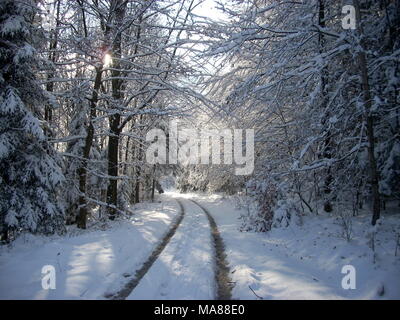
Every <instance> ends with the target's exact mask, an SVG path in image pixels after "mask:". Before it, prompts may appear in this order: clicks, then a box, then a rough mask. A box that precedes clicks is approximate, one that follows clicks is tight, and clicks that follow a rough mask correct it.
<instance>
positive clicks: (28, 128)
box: [0, 0, 400, 241]
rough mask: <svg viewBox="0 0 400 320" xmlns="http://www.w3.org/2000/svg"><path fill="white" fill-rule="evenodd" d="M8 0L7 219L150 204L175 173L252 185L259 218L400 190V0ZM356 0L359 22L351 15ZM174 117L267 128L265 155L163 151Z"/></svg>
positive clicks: (41, 222) (1, 72)
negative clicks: (157, 159)
mask: <svg viewBox="0 0 400 320" xmlns="http://www.w3.org/2000/svg"><path fill="white" fill-rule="evenodd" d="M201 3H202V1H201V0H177V1H176V0H157V1H156V0H87V1H84V0H73V1H67V0H42V1H40V0H37V1H35V0H18V1H14V0H1V1H0V232H1V235H2V240H3V241H10V240H13V239H15V237H17V236H18V234H20V233H21V232H31V233H40V234H53V233H63V232H64V231H65V229H66V226H67V225H72V224H76V225H77V226H78V227H79V228H83V229H85V228H87V226H88V225H89V223H88V222H89V221H90V219H111V220H114V219H115V218H116V217H120V216H124V215H129V214H134V213H135V212H131V209H130V205H131V204H133V203H138V202H141V201H144V200H151V199H153V198H154V193H155V192H156V193H157V190H156V191H155V189H156V188H155V187H156V186H157V185H158V183H159V182H158V181H159V180H160V178H161V177H162V176H165V175H171V176H174V177H176V179H177V186H178V188H179V189H180V190H182V191H209V192H226V193H229V194H237V195H246V199H248V200H246V201H247V202H246V203H242V205H243V206H248V207H249V211H248V212H249V214H248V216H246V217H243V218H244V227H245V228H247V229H253V230H257V231H268V230H269V229H270V228H271V225H272V222H273V216H274V210H275V209H276V207H277V206H284V205H285V206H286V207H297V208H300V209H299V210H301V212H302V213H303V214H317V215H326V214H336V215H349V217H347V216H346V217H343V221H346V219H351V216H355V215H357V214H358V212H359V211H360V210H368V212H369V213H370V215H371V223H372V225H375V224H376V222H377V220H378V219H379V217H380V214H381V211H382V210H385V205H386V204H387V203H389V202H390V203H392V202H394V203H396V205H397V203H399V202H400V104H399V100H400V94H399V88H400V30H399V27H400V1H399V0H353V1H338V0H337V1H336V0H304V1H287V0H273V1H272V0H243V1H233V0H231V1H228V0H227V1H220V2H218V5H217V6H218V9H219V10H220V14H221V17H223V19H220V20H212V19H210V18H208V17H205V16H202V14H200V13H199V11H198V10H197V8H199V6H200V5H201ZM344 4H351V5H353V8H354V9H355V11H354V13H355V18H356V28H355V29H344V28H343V25H342V22H343V21H342V20H343V18H344V16H345V15H346V13H343V12H342V8H343V5H344ZM171 119H180V121H182V122H184V123H186V124H190V125H191V126H196V127H199V128H201V127H205V126H208V127H212V128H243V129H246V128H254V129H255V169H254V172H253V174H251V175H248V176H238V175H235V174H234V171H233V170H232V168H231V167H230V166H226V165H225V166H221V165H209V166H206V165H190V166H179V165H173V164H170V165H153V164H149V163H148V162H146V158H145V151H146V147H147V145H148V142H147V141H146V133H147V132H148V131H149V130H150V129H152V128H161V129H165V130H166V131H167V130H168V123H169V120H171Z"/></svg>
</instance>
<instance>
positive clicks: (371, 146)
mask: <svg viewBox="0 0 400 320" xmlns="http://www.w3.org/2000/svg"><path fill="white" fill-rule="evenodd" d="M353 3H354V7H355V9H356V18H357V22H358V26H357V28H358V30H359V34H360V35H361V36H362V35H363V30H362V25H361V12H360V6H359V2H358V0H353ZM361 45H362V44H361ZM357 58H358V59H357V60H358V67H359V70H360V76H361V88H362V93H363V100H364V106H365V122H366V124H367V139H368V160H369V176H370V180H371V190H372V201H373V210H372V221H371V223H372V225H373V226H374V225H375V224H376V221H377V220H378V219H379V217H380V211H381V203H380V202H381V200H380V194H379V173H378V168H377V164H376V158H375V136H374V118H373V114H372V112H371V107H372V103H371V91H370V86H369V79H368V66H367V58H366V55H365V50H364V48H363V49H362V50H360V52H359V54H358V57H357Z"/></svg>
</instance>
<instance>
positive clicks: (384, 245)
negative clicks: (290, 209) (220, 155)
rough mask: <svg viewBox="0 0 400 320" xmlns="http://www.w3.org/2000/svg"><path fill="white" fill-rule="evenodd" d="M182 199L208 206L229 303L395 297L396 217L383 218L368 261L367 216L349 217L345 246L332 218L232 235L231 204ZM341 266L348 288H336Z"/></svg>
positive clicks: (398, 295) (235, 214) (398, 271)
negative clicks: (352, 285)
mask: <svg viewBox="0 0 400 320" xmlns="http://www.w3.org/2000/svg"><path fill="white" fill-rule="evenodd" d="M187 196H189V197H195V198H196V200H197V201H199V202H200V203H201V204H203V205H204V206H205V207H206V208H208V209H209V210H210V211H211V213H212V214H213V216H214V219H215V220H216V222H217V224H218V227H219V230H220V233H221V236H222V238H223V239H224V242H225V246H226V253H227V255H228V261H229V263H230V267H231V272H232V279H233V281H235V282H236V285H235V287H234V289H233V298H234V299H259V298H258V297H257V296H259V297H261V298H263V299H400V248H399V250H398V253H397V257H395V248H396V235H397V232H398V231H399V230H400V214H397V215H391V216H386V217H385V216H384V217H383V219H382V221H383V222H382V225H381V226H380V227H379V231H378V234H377V238H376V253H377V256H376V263H373V260H374V258H373V253H372V251H371V249H370V248H369V246H368V243H367V238H366V236H365V233H364V231H362V230H366V229H368V228H369V227H368V226H369V224H370V217H369V216H360V217H355V218H354V222H353V234H354V235H353V239H352V240H351V241H350V242H347V241H346V240H345V239H344V238H343V236H341V234H342V231H341V227H340V226H339V224H338V222H337V221H336V220H335V219H334V218H329V217H321V216H318V217H305V218H304V223H303V225H302V226H293V225H292V226H290V227H288V228H280V229H273V230H272V231H271V232H269V233H266V234H264V233H254V232H238V226H239V225H240V220H239V215H240V211H239V210H237V209H235V203H234V201H233V200H230V199H228V198H224V197H221V196H218V195H212V196H209V195H194V194H191V195H187ZM345 265H352V266H354V267H355V270H356V289H354V290H353V289H348V290H345V289H343V288H342V285H341V283H342V279H343V277H344V276H345V274H342V273H341V271H342V267H343V266H345ZM250 288H251V289H250ZM382 288H383V291H384V293H383V296H380V295H379V294H378V292H380V293H382ZM252 290H253V291H254V293H253V292H252ZM256 295H257V296H256Z"/></svg>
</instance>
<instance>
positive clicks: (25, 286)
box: [0, 197, 179, 299]
mask: <svg viewBox="0 0 400 320" xmlns="http://www.w3.org/2000/svg"><path fill="white" fill-rule="evenodd" d="M161 199H163V202H162V203H142V204H139V205H137V206H136V207H135V208H134V210H133V211H134V212H135V213H136V214H135V215H134V216H133V217H132V218H131V219H124V220H119V221H115V222H113V223H110V224H109V226H108V227H107V228H105V230H90V229H89V230H79V229H76V228H75V227H73V228H70V229H69V232H68V234H67V236H63V237H57V236H53V237H39V236H32V235H26V236H25V237H20V238H19V239H17V240H16V241H15V242H14V243H13V244H12V245H11V246H10V247H7V246H1V247H0V299H104V294H105V293H106V292H113V291H116V290H118V289H120V288H121V287H122V286H123V285H124V284H125V283H126V282H127V281H128V280H129V278H130V277H132V276H134V271H135V270H136V269H138V268H140V266H141V265H142V263H143V262H144V261H145V260H146V259H147V258H148V256H149V255H150V254H151V252H152V250H153V249H154V248H155V247H156V245H157V243H158V242H159V241H160V239H161V238H162V237H163V235H164V234H165V233H166V232H167V230H168V229H169V227H170V226H171V223H172V222H173V220H174V219H175V217H177V215H178V214H179V206H178V204H177V203H176V201H175V200H173V199H168V198H162V197H161ZM44 265H52V266H54V268H55V271H56V289H54V290H43V289H42V277H43V274H42V267H43V266H44Z"/></svg>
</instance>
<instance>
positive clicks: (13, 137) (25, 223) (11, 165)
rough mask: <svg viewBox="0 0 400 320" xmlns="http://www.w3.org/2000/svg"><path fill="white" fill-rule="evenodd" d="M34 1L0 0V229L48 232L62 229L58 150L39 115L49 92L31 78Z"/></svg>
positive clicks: (5, 234) (34, 60)
mask: <svg viewBox="0 0 400 320" xmlns="http://www.w3.org/2000/svg"><path fill="white" fill-rule="evenodd" d="M36 14H37V7H36V4H35V2H33V1H18V2H17V1H12V0H2V1H1V2H0V35H1V36H0V228H1V229H0V233H1V234H2V238H3V239H7V237H8V236H9V234H10V232H13V234H16V233H18V232H22V231H30V232H33V233H43V234H52V233H54V232H61V231H63V229H64V215H63V210H62V208H61V207H60V206H59V205H58V204H57V199H56V196H57V193H56V188H57V186H58V185H59V184H60V183H61V182H62V180H63V175H62V173H61V170H60V167H59V164H58V161H57V157H56V153H55V151H54V150H53V149H52V147H51V146H50V145H49V143H48V141H47V139H46V136H45V135H44V133H43V130H42V128H41V121H40V120H39V117H40V114H41V109H42V106H43V103H45V102H50V100H51V99H50V96H49V95H48V94H47V93H46V92H45V91H44V90H42V88H41V87H40V84H39V82H38V81H37V79H36V78H35V71H36V70H35V67H37V66H38V63H39V61H38V60H37V58H36V56H37V54H36V50H35V48H34V47H33V46H32V44H33V43H40V41H39V40H40V32H39V29H38V28H37V27H36V26H35V17H36Z"/></svg>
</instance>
